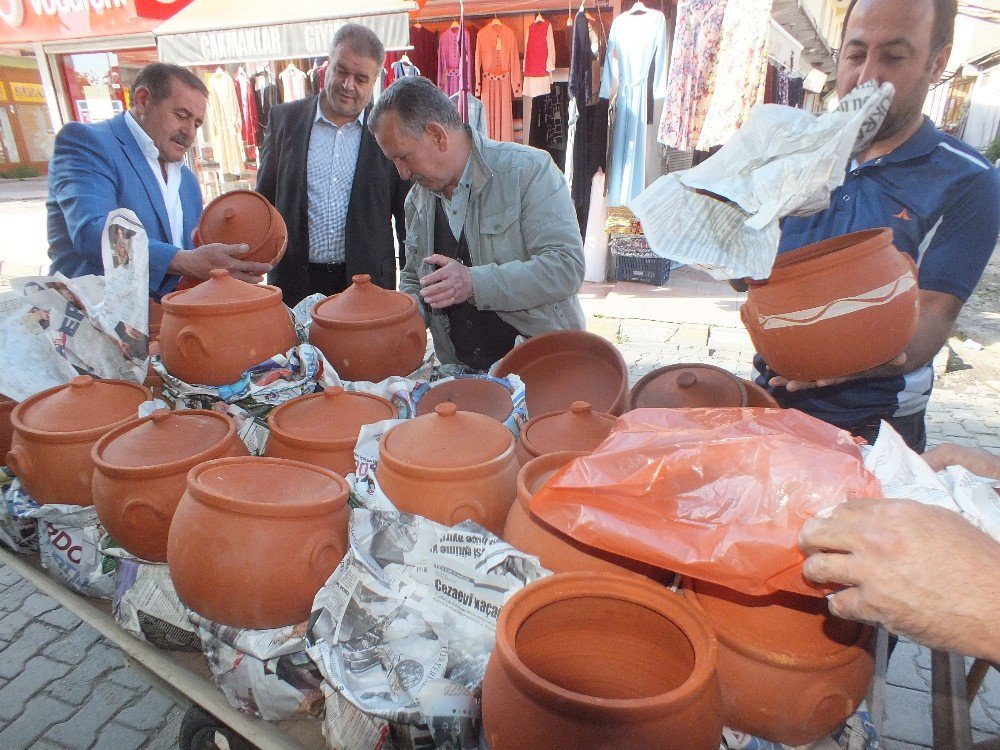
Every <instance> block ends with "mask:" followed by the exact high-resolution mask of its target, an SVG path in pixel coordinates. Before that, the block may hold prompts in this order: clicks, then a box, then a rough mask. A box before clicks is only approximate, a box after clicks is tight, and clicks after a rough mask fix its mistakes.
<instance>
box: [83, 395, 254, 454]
mask: <svg viewBox="0 0 1000 750" xmlns="http://www.w3.org/2000/svg"><path fill="white" fill-rule="evenodd" d="M232 433H235V426H234V424H233V421H232V420H231V419H230V418H229V417H227V416H226V415H224V414H218V413H216V412H212V411H207V410H204V409H184V410H181V411H169V410H167V409H157V410H156V411H154V412H153V413H152V414H150V415H149V416H148V417H144V418H142V419H137V420H135V421H133V422H128V423H126V424H125V425H123V426H122V427H121V429H119V430H116V431H115V432H114V433H112V434H110V435H108V436H107V438H106V439H104V440H101V441H100V442H99V443H98V444H97V445H96V446H95V448H94V455H95V458H96V459H97V460H99V461H102V462H103V463H105V464H107V465H108V466H111V467H114V468H125V469H127V468H140V467H152V466H163V465H164V464H170V463H174V462H175V461H184V460H185V459H189V458H192V457H194V456H197V455H199V454H201V453H204V452H205V451H208V450H210V449H211V448H213V447H215V446H217V445H218V444H219V443H221V442H222V441H223V440H225V439H226V438H227V437H228V436H229V435H230V434H232Z"/></svg>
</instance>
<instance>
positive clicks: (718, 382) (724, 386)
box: [628, 364, 747, 411]
mask: <svg viewBox="0 0 1000 750" xmlns="http://www.w3.org/2000/svg"><path fill="white" fill-rule="evenodd" d="M746 405H747V392H746V388H745V387H744V386H743V382H742V381H741V380H740V379H739V378H738V377H736V376H735V375H733V374H732V373H731V372H729V371H728V370H723V369H722V368H721V367H715V366H714V365H703V364H679V365H669V366H668V367H658V368H657V369H655V370H653V371H652V372H651V373H649V374H647V375H646V376H645V377H643V378H642V379H641V380H640V381H639V382H638V383H636V384H635V385H634V386H633V387H632V390H631V392H630V393H629V396H628V408H629V411H631V410H632V409H667V408H699V407H734V406H735V407H739V406H746Z"/></svg>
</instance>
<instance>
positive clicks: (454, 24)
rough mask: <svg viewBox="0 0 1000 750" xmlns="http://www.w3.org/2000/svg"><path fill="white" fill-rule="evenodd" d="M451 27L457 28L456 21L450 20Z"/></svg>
mask: <svg viewBox="0 0 1000 750" xmlns="http://www.w3.org/2000/svg"><path fill="white" fill-rule="evenodd" d="M451 28H453V29H457V28H458V21H452V22H451Z"/></svg>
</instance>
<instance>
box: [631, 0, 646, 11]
mask: <svg viewBox="0 0 1000 750" xmlns="http://www.w3.org/2000/svg"><path fill="white" fill-rule="evenodd" d="M648 10H649V8H647V7H646V6H645V5H643V3H642V0H638V2H636V4H635V5H633V6H632V7H631V8H629V10H628V12H629V13H632V14H635V15H638V14H640V13H645V12H646V11H648Z"/></svg>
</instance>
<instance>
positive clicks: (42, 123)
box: [17, 104, 56, 162]
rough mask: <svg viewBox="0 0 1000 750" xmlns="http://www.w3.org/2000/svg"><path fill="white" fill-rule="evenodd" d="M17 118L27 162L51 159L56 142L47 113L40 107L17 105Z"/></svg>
mask: <svg viewBox="0 0 1000 750" xmlns="http://www.w3.org/2000/svg"><path fill="white" fill-rule="evenodd" d="M17 116H18V119H19V120H20V121H21V132H22V134H23V135H24V143H25V145H26V147H27V149H28V161H30V162H47V161H48V160H49V159H51V158H52V149H53V147H54V145H55V140H56V134H55V133H54V132H53V131H52V125H51V123H50V122H49V113H48V111H47V110H46V109H45V107H44V106H40V105H34V104H18V105H17Z"/></svg>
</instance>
